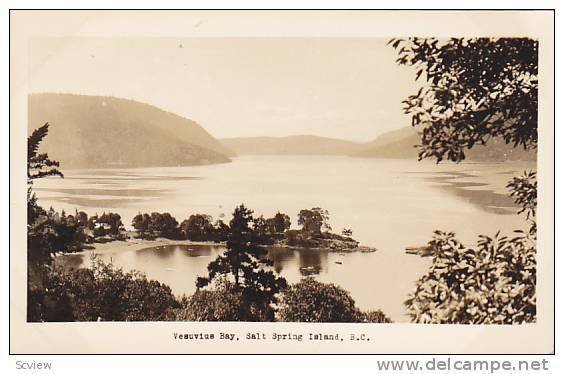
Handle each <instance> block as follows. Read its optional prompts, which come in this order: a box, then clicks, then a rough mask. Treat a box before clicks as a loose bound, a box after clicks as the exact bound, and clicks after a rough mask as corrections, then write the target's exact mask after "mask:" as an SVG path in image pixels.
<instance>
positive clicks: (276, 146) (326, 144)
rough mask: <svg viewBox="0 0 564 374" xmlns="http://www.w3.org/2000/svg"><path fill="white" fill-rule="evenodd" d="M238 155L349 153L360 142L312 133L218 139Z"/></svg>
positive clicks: (355, 148)
mask: <svg viewBox="0 0 564 374" xmlns="http://www.w3.org/2000/svg"><path fill="white" fill-rule="evenodd" d="M220 140H221V141H222V142H223V144H224V145H226V146H227V147H229V148H230V149H232V150H233V151H234V152H235V153H236V154H238V155H349V154H351V153H354V152H357V151H358V150H359V149H360V147H361V144H360V143H356V142H351V141H347V140H340V139H332V138H325V137H321V136H314V135H294V136H286V137H268V136H258V137H248V138H228V139H220Z"/></svg>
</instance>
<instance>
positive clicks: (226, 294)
mask: <svg viewBox="0 0 564 374" xmlns="http://www.w3.org/2000/svg"><path fill="white" fill-rule="evenodd" d="M246 305H247V304H246V303H245V301H244V300H243V296H242V293H241V290H236V289H235V287H234V284H233V283H232V282H229V281H227V280H226V279H221V280H220V281H219V282H217V284H215V287H214V288H213V289H211V290H200V289H198V290H196V292H195V293H194V294H193V295H192V296H190V297H189V298H188V299H187V300H186V302H185V305H183V307H182V308H181V309H179V310H178V311H177V313H176V314H175V316H174V319H175V320H176V321H248V320H253V319H258V318H249V312H250V311H248V310H245V307H246Z"/></svg>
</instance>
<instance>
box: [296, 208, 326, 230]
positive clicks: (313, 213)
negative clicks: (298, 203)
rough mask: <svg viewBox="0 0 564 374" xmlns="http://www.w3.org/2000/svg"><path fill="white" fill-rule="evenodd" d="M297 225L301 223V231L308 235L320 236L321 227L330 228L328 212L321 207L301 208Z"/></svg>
mask: <svg viewBox="0 0 564 374" xmlns="http://www.w3.org/2000/svg"><path fill="white" fill-rule="evenodd" d="M298 225H301V226H302V231H304V232H306V233H308V234H309V235H310V236H312V237H314V236H320V235H321V229H322V228H323V229H325V230H327V231H330V230H331V226H330V225H329V212H328V211H327V210H325V209H321V208H311V209H302V210H300V213H299V215H298Z"/></svg>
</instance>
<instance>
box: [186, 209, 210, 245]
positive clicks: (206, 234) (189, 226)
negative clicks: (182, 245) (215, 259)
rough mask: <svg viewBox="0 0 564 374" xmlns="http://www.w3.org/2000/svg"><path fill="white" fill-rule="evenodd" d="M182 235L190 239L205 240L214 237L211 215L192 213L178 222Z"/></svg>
mask: <svg viewBox="0 0 564 374" xmlns="http://www.w3.org/2000/svg"><path fill="white" fill-rule="evenodd" d="M180 231H181V232H182V236H183V237H185V238H186V239H188V240H192V241H207V240H213V239H214V238H215V232H214V231H215V228H214V226H213V223H212V217H211V216H209V215H207V214H193V215H191V216H190V217H188V219H187V220H184V221H182V223H181V224H180Z"/></svg>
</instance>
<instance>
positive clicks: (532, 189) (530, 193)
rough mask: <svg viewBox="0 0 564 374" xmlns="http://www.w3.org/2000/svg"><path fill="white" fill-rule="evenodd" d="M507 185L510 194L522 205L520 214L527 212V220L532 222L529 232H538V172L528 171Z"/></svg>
mask: <svg viewBox="0 0 564 374" xmlns="http://www.w3.org/2000/svg"><path fill="white" fill-rule="evenodd" d="M507 187H508V188H509V190H510V191H511V193H510V196H511V197H513V198H514V199H515V203H516V204H518V205H520V206H521V210H519V214H521V213H525V215H526V218H527V221H529V222H530V223H531V228H530V229H529V234H530V235H533V236H536V234H537V222H536V212H537V173H536V172H535V171H528V172H525V173H524V174H523V176H520V177H514V178H513V179H512V180H511V181H510V182H509V183H508V184H507Z"/></svg>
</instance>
